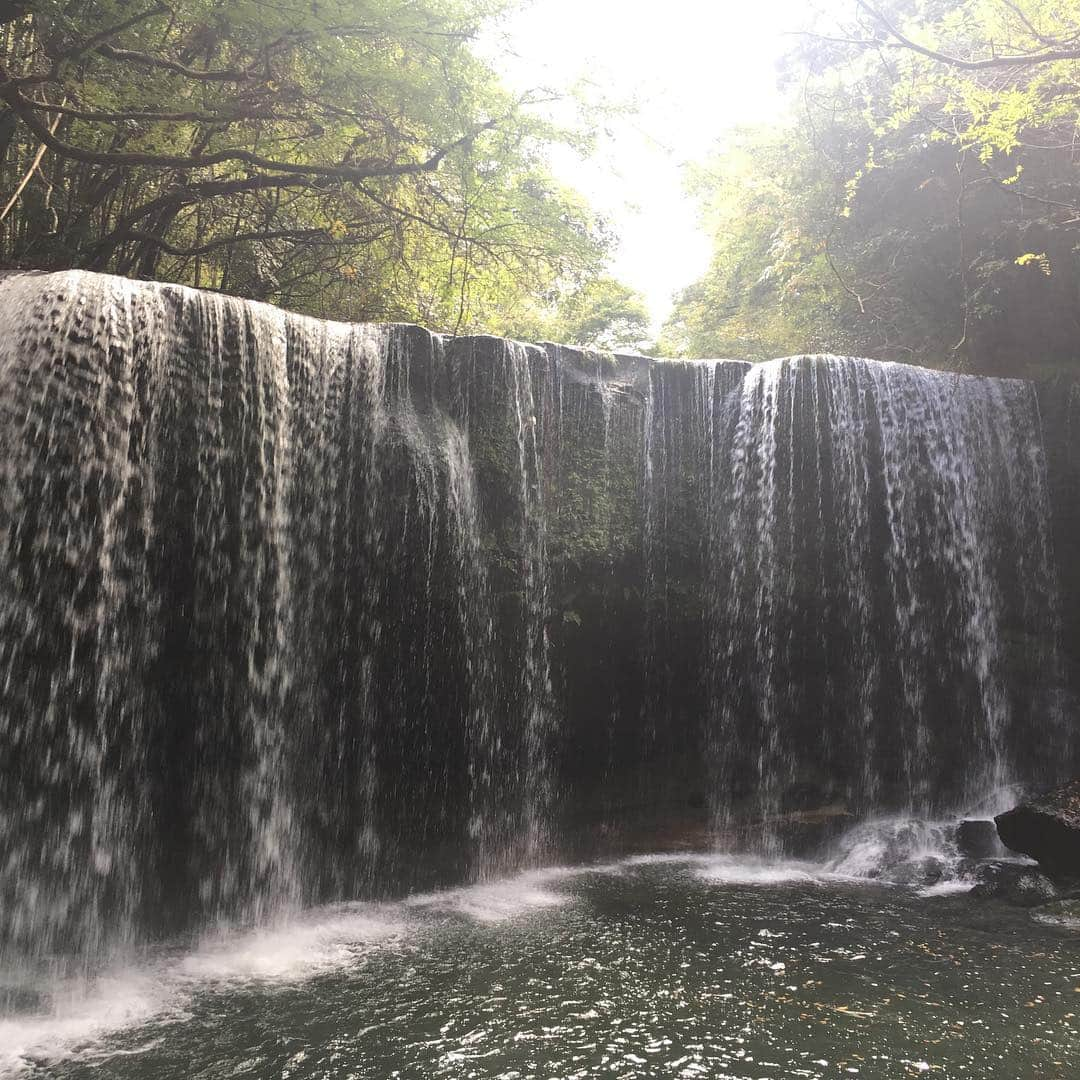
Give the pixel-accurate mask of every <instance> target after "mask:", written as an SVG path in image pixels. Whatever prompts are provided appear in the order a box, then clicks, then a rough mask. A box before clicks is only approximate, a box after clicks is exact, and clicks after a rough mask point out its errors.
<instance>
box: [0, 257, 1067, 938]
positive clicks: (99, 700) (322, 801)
mask: <svg viewBox="0 0 1080 1080" xmlns="http://www.w3.org/2000/svg"><path fill="white" fill-rule="evenodd" d="M1076 401H1077V399H1076V395H1075V394H1074V393H1073V391H1072V390H1071V388H1068V387H1066V388H1062V387H1060V386H1056V387H1047V388H1039V387H1036V386H1034V385H1032V384H1027V383H1022V382H1016V381H1008V380H986V379H975V378H965V377H961V376H955V375H944V374H941V373H935V372H929V371H923V370H920V369H915V368H908V367H902V366H898V365H885V364H877V363H875V362H873V361H869V360H858V359H844V358H837V357H804V358H797V359H788V360H783V361H776V362H774V363H770V364H764V365H759V366H756V367H751V366H749V365H747V364H744V363H741V362H737V361H701V362H693V363H690V362H666V361H647V360H645V359H643V358H639V357H610V356H601V355H596V354H589V353H583V352H580V351H576V350H573V349H568V348H564V347H560V346H555V345H543V346H530V345H522V344H519V343H516V342H508V341H502V340H499V339H495V338H486V337H471V338H458V339H453V340H451V339H444V338H441V337H439V336H437V335H433V334H429V333H427V332H426V331H423V330H421V329H419V328H417V327H408V326H345V325H342V324H331V323H320V322H317V321H314V320H310V319H304V318H299V317H295V316H291V315H287V314H285V313H282V312H280V311H277V310H274V309H272V308H268V307H265V306H261V305H257V304H250V303H243V302H240V301H236V300H231V299H228V298H225V297H220V296H215V295H210V294H201V293H197V292H193V291H191V290H185V289H180V288H176V287H169V286H159V285H148V284H141V283H133V282H127V281H123V280H121V279H116V278H108V277H100V276H95V275H88V274H83V273H70V274H54V275H17V276H12V277H8V278H6V279H4V280H3V281H0V408H2V410H3V419H2V422H0V513H2V515H3V530H2V531H0V673H2V675H3V678H2V682H0V761H2V762H3V763H4V765H3V768H2V771H0V853H2V855H3V862H4V865H5V867H6V868H7V871H6V872H5V875H4V876H3V879H2V880H0V909H2V910H3V912H4V916H3V922H2V925H0V948H12V949H16V950H20V951H25V950H27V949H44V950H46V951H48V950H53V949H64V948H73V949H76V950H81V951H82V952H84V953H85V952H87V951H90V952H92V951H94V950H95V949H97V948H105V947H108V945H109V944H110V943H111V942H114V941H115V940H116V939H117V938H118V937H119V938H121V939H123V938H126V937H138V936H141V935H144V934H147V933H161V932H168V931H173V930H177V929H179V928H182V927H186V926H190V925H192V924H198V923H200V922H203V921H205V920H210V919H217V918H222V917H230V918H233V917H240V918H256V917H260V916H262V915H263V914H265V913H267V912H269V911H272V910H273V909H275V908H277V907H280V906H288V905H294V904H300V903H307V902H311V901H315V900H321V899H330V898H337V897H350V896H357V895H370V894H373V893H374V894H377V893H379V892H385V891H389V890H401V889H407V888H411V887H417V886H421V885H429V884H432V883H435V882H438V881H446V880H453V879H460V878H462V877H465V876H469V875H483V874H490V873H495V872H499V871H501V870H504V869H506V868H508V867H511V866H514V865H519V864H521V863H523V862H529V861H536V860H539V859H543V858H552V857H555V856H556V855H567V854H586V853H590V852H599V851H602V850H610V849H611V848H613V847H618V846H624V845H629V844H639V845H648V846H652V847H666V846H671V845H673V844H678V843H694V842H697V843H701V842H706V841H707V840H708V839H710V838H711V839H715V838H717V837H720V838H721V840H723V839H725V838H726V839H727V840H728V841H730V842H737V843H739V844H744V845H748V846H753V847H758V848H766V849H767V848H770V847H776V846H779V845H781V844H782V843H783V840H784V834H785V831H786V830H787V827H788V825H789V824H790V823H795V826H796V827H795V832H797V833H798V834H799V835H800V836H801V835H802V833H804V832H805V831H806V828H807V821H816V820H817V818H818V817H820V816H821V815H820V814H819V813H816V812H817V811H819V810H820V809H821V808H822V807H829V808H830V810H829V813H828V814H826V815H825V817H826V818H827V819H828V821H829V822H833V821H836V820H848V817H845V815H864V814H868V813H871V812H873V811H876V810H880V809H889V808H905V809H910V810H915V811H926V812H930V811H936V810H941V809H944V808H951V807H958V806H961V805H963V804H965V803H966V802H967V801H969V800H971V799H974V798H976V797H977V796H980V795H982V794H984V792H985V791H986V790H987V789H988V788H992V787H994V786H996V785H1000V784H1004V783H1007V782H1013V781H1025V782H1034V781H1039V782H1043V783H1051V782H1053V781H1055V780H1060V779H1064V778H1065V777H1066V776H1068V775H1072V774H1073V772H1074V761H1075V755H1076V749H1077V748H1076V745H1075V741H1074V740H1073V738H1072V733H1071V729H1070V726H1069V725H1068V724H1067V723H1066V722H1065V719H1064V718H1065V717H1067V716H1069V715H1072V708H1073V704H1074V703H1075V701H1076V694H1077V687H1078V686H1080V680H1078V679H1077V667H1078V665H1077V658H1078V643H1080V625H1074V624H1073V620H1075V618H1076V617H1077V615H1076V613H1077V612H1080V602H1077V601H1078V600H1080V579H1077V578H1076V574H1077V570H1076V567H1077V566H1080V559H1078V558H1077V557H1076V555H1077V545H1078V542H1080V541H1078V539H1077V538H1078V537H1080V528H1078V527H1077V525H1078V524H1080V522H1078V521H1077V520H1076V519H1077V515H1078V514H1080V509H1078V508H1080V498H1078V491H1080V441H1078V439H1080V428H1078V425H1077V424H1076V419H1077V417H1078V416H1080V413H1078V412H1077V411H1076ZM830 827H831V826H830ZM787 831H790V830H787ZM800 842H801V841H800Z"/></svg>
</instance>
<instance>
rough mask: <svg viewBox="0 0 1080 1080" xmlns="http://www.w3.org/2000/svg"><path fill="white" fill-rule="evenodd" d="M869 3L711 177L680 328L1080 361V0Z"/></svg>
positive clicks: (689, 351) (723, 150)
mask: <svg viewBox="0 0 1080 1080" xmlns="http://www.w3.org/2000/svg"><path fill="white" fill-rule="evenodd" d="M858 10H859V12H860V15H859V18H858V19H857V21H856V22H855V23H853V24H852V25H849V26H846V27H842V28H840V29H837V28H836V27H831V28H823V30H825V32H824V33H823V35H822V36H821V37H820V38H816V39H815V38H810V39H808V40H807V41H806V42H805V43H804V44H802V45H801V46H800V47H799V48H798V49H797V50H796V51H795V52H793V53H792V55H791V56H790V57H789V58H788V60H787V63H786V70H785V78H786V79H787V80H788V81H789V82H790V84H791V85H792V88H793V102H794V104H793V107H792V111H791V114H790V117H789V119H788V121H787V122H786V123H785V124H784V125H783V126H782V127H780V128H779V129H777V130H772V129H759V130H754V131H743V132H738V133H736V134H734V135H732V136H729V137H728V138H727V139H726V140H725V141H724V142H723V143H722V144H721V145H720V146H719V147H718V149H717V151H716V153H715V155H714V156H713V158H712V159H711V160H710V161H708V162H707V163H705V165H703V166H701V167H699V168H698V169H696V170H695V171H694V173H693V175H692V176H691V177H690V180H689V183H690V186H691V190H692V191H693V192H694V193H695V194H696V195H697V197H698V199H699V201H700V203H701V206H702V212H703V219H704V221H705V224H706V227H707V228H708V229H709V231H710V233H711V235H712V236H713V237H714V254H713V260H712V264H711V266H710V268H709V271H708V272H707V273H706V275H705V276H704V277H703V278H702V279H701V280H700V281H699V282H697V283H695V284H694V285H693V286H691V287H690V288H689V289H687V290H686V291H685V292H684V294H683V295H682V296H681V298H680V300H679V302H678V304H677V307H676V310H675V312H674V314H673V316H672V318H671V320H670V321H669V323H668V325H667V326H666V327H665V331H664V335H663V339H662V341H661V345H662V346H663V347H666V348H668V349H669V350H670V351H673V352H674V353H676V354H677V355H696V356H700V355H706V354H708V355H717V354H719V355H724V354H734V355H738V356H746V357H749V358H752V359H760V358H764V357H767V356H774V355H779V354H782V353H797V352H812V351H819V350H829V351H835V352H854V353H862V354H864V355H871V356H878V357H881V358H883V359H894V360H904V361H915V362H919V363H925V364H930V365H934V366H946V367H956V368H963V369H966V370H981V371H1009V372H1015V371H1022V370H1024V369H1025V368H1026V367H1027V366H1028V365H1029V364H1032V363H1036V362H1037V363H1042V364H1046V363H1049V364H1052V365H1057V366H1061V365H1069V364H1074V363H1075V362H1076V361H1077V360H1078V359H1080V326H1078V324H1077V321H1076V319H1075V317H1074V316H1073V315H1072V311H1073V309H1074V308H1075V303H1076V296H1077V294H1078V293H1080V252H1078V247H1080V244H1078V241H1080V235H1078V233H1077V229H1078V227H1080V171H1078V166H1077V163H1076V160H1075V153H1074V143H1075V139H1076V134H1077V123H1078V117H1080V79H1078V76H1080V2H1078V0H1068V2H1066V3H1060V2H1051V0H892V2H890V3H888V4H882V5H875V4H870V3H867V4H860V5H859V9H858Z"/></svg>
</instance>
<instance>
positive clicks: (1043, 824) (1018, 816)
mask: <svg viewBox="0 0 1080 1080" xmlns="http://www.w3.org/2000/svg"><path fill="white" fill-rule="evenodd" d="M994 821H995V823H996V824H997V830H998V835H999V836H1000V837H1001V842H1002V843H1003V844H1004V845H1005V846H1006V847H1008V848H1011V849H1012V850H1013V851H1019V852H1020V853H1021V854H1024V855H1029V856H1031V858H1033V859H1035V860H1036V861H1037V862H1038V863H1039V866H1040V867H1041V868H1042V869H1043V870H1044V871H1045V872H1046V873H1047V874H1049V875H1050V876H1051V877H1054V878H1069V879H1076V878H1080V780H1074V781H1072V782H1071V783H1069V784H1066V785H1065V786H1064V787H1061V788H1057V789H1056V790H1054V791H1050V792H1048V793H1046V794H1045V795H1040V796H1038V797H1037V798H1034V799H1030V800H1029V801H1027V802H1023V803H1021V804H1020V805H1019V806H1017V807H1015V808H1014V809H1012V810H1009V811H1007V812H1006V813H1004V814H998V816H997V817H996V818H994Z"/></svg>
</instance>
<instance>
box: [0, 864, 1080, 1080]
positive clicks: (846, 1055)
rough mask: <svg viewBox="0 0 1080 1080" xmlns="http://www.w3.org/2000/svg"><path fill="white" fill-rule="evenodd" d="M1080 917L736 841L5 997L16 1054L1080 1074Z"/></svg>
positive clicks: (134, 1065)
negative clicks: (35, 1007) (1031, 910)
mask: <svg viewBox="0 0 1080 1080" xmlns="http://www.w3.org/2000/svg"><path fill="white" fill-rule="evenodd" d="M1078 1028H1080V935H1076V934H1074V933H1071V932H1070V931H1068V930H1065V929H1061V928H1055V927H1053V926H1048V925H1044V924H1040V923H1038V922H1036V921H1035V920H1033V919H1032V918H1031V916H1030V915H1029V914H1028V913H1027V912H1024V911H1018V910H1014V909H1011V908H1009V907H1006V906H1004V905H1002V904H999V903H997V902H994V901H987V900H976V899H972V898H969V897H967V896H965V895H962V894H959V893H943V894H941V895H932V896H927V895H920V893H919V892H918V891H917V890H915V889H912V888H907V887H901V886H889V885H883V884H879V883H873V882H868V881H856V880H853V879H851V878H850V877H847V876H845V875H843V874H839V873H836V872H835V871H834V872H829V871H826V870H822V869H820V868H817V867H814V866H810V865H805V864H793V863H764V862H754V861H747V860H745V859H744V860H736V859H733V858H724V857H716V856H699V857H686V856H670V857H663V856H660V857H653V858H638V859H630V860H627V861H624V862H621V863H618V864H615V865H611V866H605V867H599V868H597V867H593V868H575V869H565V868H564V869H552V870H546V871H536V872H531V873H527V874H523V875H521V876H519V877H516V878H512V879H509V880H506V881H502V882H495V883H491V884H485V885H478V886H473V887H470V888H463V889H459V890H453V891H450V892H445V893H440V894H433V895H428V896H420V897H413V898H410V899H409V900H407V901H404V902H400V903H393V904H357V905H346V906H336V907H332V908H323V909H319V910H317V911H312V912H309V913H307V914H306V915H304V916H303V917H298V918H294V919H293V920H292V921H290V922H288V923H282V924H280V925H277V926H274V927H270V928H266V929H263V930H260V931H250V932H245V933H239V932H235V933H233V934H231V935H223V936H220V937H217V938H214V939H208V940H206V941H204V942H203V943H202V944H200V945H199V947H198V948H196V949H194V950H193V951H187V952H183V953H180V952H176V953H164V954H161V955H158V956H156V957H152V958H143V959H142V960H141V961H140V962H139V963H134V964H132V965H130V966H128V967H126V968H125V967H117V968H116V969H113V970H111V971H108V972H105V973H103V974H102V975H101V976H100V977H99V978H98V979H97V980H95V982H94V983H93V984H92V985H91V986H89V987H83V988H81V989H79V990H78V991H77V992H76V991H75V990H74V989H72V988H66V989H65V988H64V987H57V988H55V990H54V997H53V1000H52V1005H51V1009H50V1011H49V1012H47V1013H34V1012H33V1011H27V1012H24V1013H20V1014H17V1015H9V1016H7V1017H6V1018H0V1074H5V1075H16V1076H19V1077H20V1078H22V1077H27V1078H30V1077H62V1078H65V1080H76V1078H88V1080H89V1078H91V1077H92V1078H95V1080H100V1078H106V1077H116V1078H118V1080H120V1078H124V1080H129V1078H130V1080H136V1078H140V1080H142V1078H154V1080H160V1078H167V1077H185V1078H191V1080H195V1078H211V1077H212V1078H215V1080H217V1078H224V1077H228V1078H242V1077H243V1078H253V1080H254V1078H258V1080H269V1078H274V1080H279V1078H280V1080H286V1078H288V1080H300V1078H326V1080H330V1078H333V1080H339V1078H357V1080H359V1078H363V1080H367V1078H372V1080H375V1078H378V1080H386V1078H391V1077H401V1078H424V1080H427V1078H440V1077H445V1078H454V1080H458V1078H460V1080H465V1078H473V1077H476V1078H481V1077H482V1078H487V1077H491V1078H495V1077H498V1078H501V1080H533V1078H535V1080H570V1078H576V1077H617V1078H620V1080H622V1078H650V1080H651V1078H657V1077H682V1078H688V1080H689V1078H695V1077H708V1078H732V1080H734V1078H738V1080H758V1078H761V1077H770V1078H773V1077H779V1078H786V1077H849V1076H861V1077H867V1078H878V1077H880V1078H892V1077H905V1076H919V1075H928V1076H945V1077H954V1076H956V1077H994V1078H1000V1080H1029V1078H1031V1080H1035V1078H1041V1077H1054V1076H1061V1077H1077V1076H1080V1038H1078V1035H1077V1031H1078Z"/></svg>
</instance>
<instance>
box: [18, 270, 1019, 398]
mask: <svg viewBox="0 0 1080 1080" xmlns="http://www.w3.org/2000/svg"><path fill="white" fill-rule="evenodd" d="M71 276H77V277H79V278H85V279H93V280H107V281H114V282H121V283H122V284H123V287H125V288H145V289H150V290H154V289H157V290H162V291H166V292H167V291H172V292H175V293H179V294H181V295H184V296H214V297H220V298H222V299H224V300H226V301H228V300H233V301H236V302H238V303H242V304H250V305H252V306H253V307H254V308H256V309H258V310H262V311H267V312H271V313H273V314H274V315H275V316H278V317H284V318H289V319H297V320H301V321H305V322H309V323H314V324H317V325H324V326H343V327H372V328H376V329H394V328H405V329H415V330H419V331H422V332H423V333H426V334H430V335H431V337H433V338H439V339H441V340H442V341H444V342H450V341H500V342H511V343H513V344H517V345H522V346H524V347H525V348H528V349H535V350H538V351H539V352H541V353H543V352H544V351H546V350H547V349H548V348H549V347H554V348H557V349H563V350H567V351H569V352H573V353H578V354H580V355H582V356H588V357H596V358H602V357H605V356H610V357H614V358H615V360H616V361H617V362H622V363H633V364H636V365H642V366H644V368H645V369H646V370H648V369H650V368H652V367H653V366H654V365H658V364H742V365H745V366H746V367H747V368H748V369H751V368H761V367H769V366H772V365H782V364H787V363H793V362H814V361H822V360H844V361H855V362H857V363H870V364H877V365H881V366H882V367H889V368H907V369H914V370H917V371H925V372H927V373H929V374H932V375H936V376H939V377H941V378H942V379H955V380H959V381H966V380H972V381H983V380H990V381H993V382H1003V383H1025V384H1026V383H1031V382H1034V381H1036V380H1032V379H1024V378H1002V377H999V376H991V375H972V374H968V373H966V372H959V371H944V370H942V369H940V368H929V367H924V366H922V365H920V364H904V363H901V362H899V361H895V360H875V359H874V358H873V357H868V356H848V355H844V354H840V353H793V354H792V355H790V356H778V357H774V358H772V359H769V360H763V361H756V362H755V361H750V360H745V359H741V358H739V357H700V358H693V359H687V358H683V357H668V356H646V355H645V354H643V353H636V352H620V351H615V352H607V351H604V350H599V349H592V348H588V347H586V346H581V345H569V344H567V343H565V342H553V341H520V340H518V339H516V338H506V337H500V336H499V335H497V334H489V333H484V332H477V333H470V334H461V335H455V334H448V333H444V332H442V331H438V330H431V329H429V328H428V327H425V326H422V325H421V324H419V323H411V322H395V321H374V322H348V321H345V320H342V319H324V318H321V317H319V316H317V315H307V314H304V313H302V312H298V311H292V310H290V309H288V308H283V307H279V306H277V305H276V304H271V303H268V302H267V301H265V300H251V299H247V298H246V297H240V296H235V295H234V294H232V293H222V292H216V291H214V290H212V289H197V288H195V287H194V286H192V285H184V284H181V283H179V282H172V281H157V280H142V279H139V278H129V277H124V276H123V275H122V274H104V273H100V272H98V271H95V270H82V269H69V270H36V269H32V268H28V269H12V270H6V271H0V291H2V290H3V289H4V288H5V287H6V286H8V285H9V284H11V283H13V282H16V281H18V280H20V279H26V278H32V279H35V280H39V279H40V280H43V281H44V280H47V279H59V278H62V277H71ZM597 381H605V380H604V379H603V377H602V376H599V377H598V380H597ZM616 381H617V380H616Z"/></svg>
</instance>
